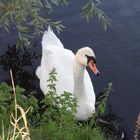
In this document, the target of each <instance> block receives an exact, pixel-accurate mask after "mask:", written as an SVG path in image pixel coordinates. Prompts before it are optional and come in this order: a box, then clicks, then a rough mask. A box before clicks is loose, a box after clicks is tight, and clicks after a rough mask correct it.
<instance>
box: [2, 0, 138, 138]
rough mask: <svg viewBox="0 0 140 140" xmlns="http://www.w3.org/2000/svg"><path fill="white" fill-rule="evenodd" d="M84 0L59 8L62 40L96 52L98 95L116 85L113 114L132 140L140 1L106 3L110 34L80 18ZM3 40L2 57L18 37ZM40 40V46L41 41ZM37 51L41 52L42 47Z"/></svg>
mask: <svg viewBox="0 0 140 140" xmlns="http://www.w3.org/2000/svg"><path fill="white" fill-rule="evenodd" d="M84 1H85V0H79V1H77V0H72V2H71V5H69V6H68V7H66V8H56V10H55V11H54V14H53V17H54V18H55V19H60V20H62V21H63V24H64V25H65V26H66V29H65V30H64V31H63V32H62V33H61V35H59V37H60V39H61V40H62V42H63V44H64V46H65V47H66V48H68V49H71V50H73V51H74V52H75V51H76V50H77V49H78V48H80V47H83V46H87V45H88V46H90V47H92V48H93V49H94V51H95V53H96V56H97V65H98V68H99V70H100V72H101V75H100V77H95V76H94V75H92V76H91V77H92V80H93V84H94V87H95V91H96V94H98V93H99V92H101V91H104V88H105V87H106V85H107V83H108V82H112V83H113V88H114V91H113V92H112V94H111V95H110V98H109V100H110V103H111V105H112V107H113V111H114V112H115V113H117V114H118V116H120V117H122V118H123V121H122V122H121V123H120V127H121V128H122V129H123V130H124V131H126V132H127V134H128V139H129V140H132V139H133V133H134V127H135V121H136V117H137V115H138V113H139V112H140V1H139V0H133V1H132V0H109V1H102V8H103V9H104V11H105V12H106V13H107V14H108V16H109V17H110V18H111V20H112V28H109V29H108V31H106V32H104V31H103V29H102V28H101V24H100V22H99V21H95V22H93V21H92V22H90V23H88V24H87V23H86V22H85V21H84V20H82V19H81V18H80V16H79V12H80V8H81V6H82V4H83V2H84ZM5 36H6V37H7V38H5ZM0 38H1V40H0V49H1V51H0V54H2V53H3V52H4V51H5V50H4V49H5V48H6V47H5V46H6V44H7V43H14V42H15V40H16V35H15V32H14V31H13V32H12V35H11V34H9V35H8V36H7V35H0ZM36 41H37V42H38V43H39V42H40V38H39V39H36ZM4 47H5V48H4ZM37 49H38V51H39V52H41V49H40V46H38V48H37ZM36 63H37V64H39V61H38V62H36ZM0 73H1V74H0V80H2V79H3V78H4V77H2V75H3V73H4V72H3V71H2V70H0Z"/></svg>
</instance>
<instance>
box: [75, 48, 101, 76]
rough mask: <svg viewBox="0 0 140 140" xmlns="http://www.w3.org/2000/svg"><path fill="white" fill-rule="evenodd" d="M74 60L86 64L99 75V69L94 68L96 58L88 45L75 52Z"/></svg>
mask: <svg viewBox="0 0 140 140" xmlns="http://www.w3.org/2000/svg"><path fill="white" fill-rule="evenodd" d="M75 58H76V61H77V62H78V63H80V64H81V65H84V66H88V67H89V68H90V69H91V70H92V71H93V72H94V74H95V75H99V71H98V69H97V68H96V59H95V54H94V52H93V50H92V49H91V48H89V47H84V48H81V49H79V50H78V51H77V53H76V56H75Z"/></svg>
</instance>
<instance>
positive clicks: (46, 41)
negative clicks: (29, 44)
mask: <svg viewBox="0 0 140 140" xmlns="http://www.w3.org/2000/svg"><path fill="white" fill-rule="evenodd" d="M47 45H53V46H59V47H61V48H63V44H62V43H61V41H60V40H59V39H58V38H57V36H56V35H55V34H54V32H53V30H52V29H51V28H50V27H48V31H45V32H44V35H43V38H42V47H43V48H48V46H47Z"/></svg>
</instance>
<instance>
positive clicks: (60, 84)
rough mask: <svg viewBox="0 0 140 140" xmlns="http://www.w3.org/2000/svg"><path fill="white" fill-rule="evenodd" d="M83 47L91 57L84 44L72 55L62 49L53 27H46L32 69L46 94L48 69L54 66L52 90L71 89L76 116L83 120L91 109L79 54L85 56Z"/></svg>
mask: <svg viewBox="0 0 140 140" xmlns="http://www.w3.org/2000/svg"><path fill="white" fill-rule="evenodd" d="M89 50H90V51H89ZM86 51H87V53H89V55H90V56H93V57H95V55H94V53H93V51H92V50H91V49H90V48H88V47H85V48H82V49H80V50H79V51H78V52H77V54H76V56H75V55H74V54H73V52H72V51H70V50H68V49H65V48H64V47H63V45H62V43H61V42H60V40H59V39H58V38H57V37H56V35H55V34H54V33H53V31H52V30H51V29H48V31H47V32H45V33H44V35H43V38H42V60H41V65H40V66H39V67H38V68H37V71H36V75H37V77H38V78H39V79H40V88H41V90H42V92H43V93H44V94H47V92H48V87H47V84H48V83H47V80H48V79H49V73H50V71H51V70H52V69H53V68H55V69H56V72H57V80H58V81H57V82H56V92H57V94H58V95H60V94H62V93H63V92H64V91H67V92H70V93H73V95H74V97H75V98H76V100H77V103H78V107H77V113H76V119H77V120H87V119H88V118H90V117H91V116H92V114H93V112H94V111H95V93H94V89H93V85H92V82H91V79H90V77H89V74H88V72H87V70H86V65H87V59H86V58H84V59H83V58H82V57H83V55H84V57H85V54H84V53H83V52H86ZM82 53H83V54H82ZM80 57H81V58H80ZM82 59H83V60H82ZM80 61H81V62H80ZM83 61H86V62H83ZM85 63H86V64H85ZM96 72H97V73H98V71H96Z"/></svg>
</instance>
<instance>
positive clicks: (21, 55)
mask: <svg viewBox="0 0 140 140" xmlns="http://www.w3.org/2000/svg"><path fill="white" fill-rule="evenodd" d="M35 47H36V45H33V47H32V48H27V47H20V46H16V45H13V46H10V45H8V46H7V51H6V52H5V53H4V54H3V55H1V56H0V66H1V68H2V69H3V70H4V71H5V72H6V73H7V74H6V75H8V74H9V70H10V69H11V70H12V72H13V76H14V81H15V84H16V85H20V86H21V87H22V88H24V89H26V91H25V93H24V94H25V95H28V94H33V95H34V96H36V97H37V98H38V99H39V98H42V97H43V94H42V92H41V91H40V88H39V82H38V79H37V77H36V74H35V70H36V68H34V66H33V63H34V61H35V60H37V59H39V58H40V57H41V55H39V54H37V53H36V52H33V51H32V49H33V48H35ZM5 77H6V76H5ZM4 81H5V82H7V83H9V84H10V83H11V80H10V76H9V77H6V78H5V80H4ZM38 93H39V94H38Z"/></svg>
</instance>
